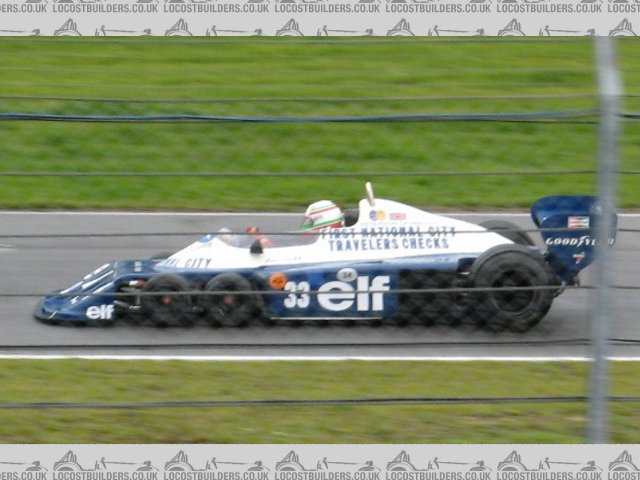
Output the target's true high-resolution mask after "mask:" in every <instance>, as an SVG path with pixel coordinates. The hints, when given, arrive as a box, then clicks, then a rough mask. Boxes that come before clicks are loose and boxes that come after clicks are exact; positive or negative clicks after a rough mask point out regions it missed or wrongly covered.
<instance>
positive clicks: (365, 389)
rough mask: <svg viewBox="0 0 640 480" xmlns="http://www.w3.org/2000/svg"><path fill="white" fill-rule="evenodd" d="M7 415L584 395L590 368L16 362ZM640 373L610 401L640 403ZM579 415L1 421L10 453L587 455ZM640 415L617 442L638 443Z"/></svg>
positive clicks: (632, 412) (368, 411) (259, 410)
mask: <svg viewBox="0 0 640 480" xmlns="http://www.w3.org/2000/svg"><path fill="white" fill-rule="evenodd" d="M0 363H1V367H2V368H0V383H1V384H2V386H3V387H2V389H1V391H0V403H23V402H97V403H106V404H108V403H123V402H145V401H154V402H160V401H175V400H189V401H192V400H273V399H331V398H342V399H349V398H352V399H357V398H371V397H376V398H385V397H386V398H389V397H472V396H474V397H483V396H486V397H491V396H507V397H516V396H546V395H562V396H569V395H586V391H587V385H586V379H587V377H588V366H587V364H582V363H511V364H502V363H501V364H496V363H492V362H474V363H442V362H357V361H345V362H268V363H264V362H239V363H238V362H204V363H203V362H181V361H167V362H152V361H136V362H122V361H120V362H117V361H116V362H98V361H87V360H59V361H46V362H45V361H39V360H36V361H24V360H22V361H13V360H3V361H2V362H0ZM637 373H638V367H637V363H616V364H614V365H612V384H613V388H612V391H611V394H612V395H629V396H638V395H640V386H639V385H638V383H637V382H636V381H635V379H636V378H637ZM587 408H588V406H587V405H586V404H583V403H557V404H501V405H500V404H498V405H383V406H381V405H374V406H372V405H352V406H295V407H291V406H267V407H215V408H214V407H190V408H181V407H168V408H148V409H134V408H129V409H106V410H98V409H91V408H87V409H71V410H70V409H44V410H41V409H31V410H29V409H17V410H16V409H9V410H6V409H0V425H1V426H0V442H3V443H201V442H202V443H457V442H465V443H581V442H583V441H584V440H585V432H586V428H587V418H588V413H587ZM638 412H639V411H638V408H637V404H633V403H629V404H612V405H611V413H612V416H611V441H612V442H616V443H638V442H639V441H640V433H639V432H638V429H637V428H636V426H637V424H638V421H640V415H639V413H638Z"/></svg>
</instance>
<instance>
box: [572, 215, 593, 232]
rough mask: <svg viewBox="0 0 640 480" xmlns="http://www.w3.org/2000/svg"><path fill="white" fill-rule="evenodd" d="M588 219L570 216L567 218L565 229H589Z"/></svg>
mask: <svg viewBox="0 0 640 480" xmlns="http://www.w3.org/2000/svg"><path fill="white" fill-rule="evenodd" d="M589 225H590V223H589V217H583V216H572V217H567V228H570V229H574V228H589Z"/></svg>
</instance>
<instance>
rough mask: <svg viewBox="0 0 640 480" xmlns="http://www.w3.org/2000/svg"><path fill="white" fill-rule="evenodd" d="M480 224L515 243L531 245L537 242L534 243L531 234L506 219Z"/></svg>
mask: <svg viewBox="0 0 640 480" xmlns="http://www.w3.org/2000/svg"><path fill="white" fill-rule="evenodd" d="M480 226H481V227H484V228H486V229H487V230H489V231H490V232H495V233H497V234H499V235H502V236H503V237H505V238H506V239H508V240H511V241H512V242H513V243H517V244H519V245H528V246H530V247H533V246H535V243H533V239H532V238H531V237H530V236H529V234H528V233H527V232H525V231H524V230H523V229H522V228H520V227H519V226H517V225H515V224H513V223H511V222H506V221H504V220H487V221H486V222H482V223H481V224H480Z"/></svg>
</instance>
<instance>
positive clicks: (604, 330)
mask: <svg viewBox="0 0 640 480" xmlns="http://www.w3.org/2000/svg"><path fill="white" fill-rule="evenodd" d="M595 60H596V69H597V76H598V97H599V133H598V180H597V183H598V187H597V188H598V196H599V199H600V206H601V207H602V211H603V212H604V215H602V217H601V218H600V220H601V221H599V222H598V223H597V226H596V257H597V262H596V264H595V269H596V270H595V276H596V291H595V306H594V312H593V315H592V321H591V350H592V352H591V353H592V366H591V379H590V401H589V410H590V412H589V418H590V424H589V442H590V443H606V442H607V439H608V411H607V396H608V378H607V373H608V365H607V346H608V336H609V320H610V316H611V307H612V302H611V276H612V275H611V273H612V272H611V270H612V268H611V267H612V265H611V252H610V249H609V238H612V237H613V236H614V235H613V234H614V228H615V227H614V224H613V219H612V218H611V215H608V214H607V213H608V212H610V211H612V210H615V204H616V184H617V177H616V171H617V163H618V158H617V155H618V153H617V137H618V133H619V126H618V124H619V117H618V114H619V113H620V109H619V102H620V93H621V85H620V77H619V73H618V69H617V65H616V55H615V49H614V40H613V39H611V38H610V37H598V38H597V39H596V40H595Z"/></svg>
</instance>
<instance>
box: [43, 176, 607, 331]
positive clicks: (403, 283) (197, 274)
mask: <svg viewBox="0 0 640 480" xmlns="http://www.w3.org/2000/svg"><path fill="white" fill-rule="evenodd" d="M366 191H367V195H366V198H364V199H362V200H361V201H360V202H359V205H358V208H357V209H354V210H348V211H346V212H345V222H344V225H343V226H341V227H340V228H326V229H322V230H320V231H318V232H312V233H310V232H306V231H301V232H290V233H285V234H281V235H276V234H272V235H269V236H264V235H261V234H260V233H259V232H258V231H257V230H255V229H254V230H253V231H252V233H243V234H237V233H236V234H234V233H232V232H230V231H228V230H225V229H223V230H221V231H220V232H217V233H215V234H210V235H207V236H205V237H204V238H201V239H200V240H198V241H196V242H195V243H193V244H191V245H189V246H187V247H186V248H184V249H183V250H180V251H178V252H176V253H174V254H173V255H170V256H166V257H165V258H161V259H150V260H126V261H116V262H113V263H109V264H106V265H103V266H101V267H100V268H98V269H97V270H95V271H94V272H92V273H90V274H89V275H87V276H85V277H84V278H83V279H82V280H81V281H79V282H78V283H76V284H75V285H73V286H71V287H69V288H66V289H64V290H60V291H55V292H52V293H51V294H50V295H48V296H47V297H46V298H44V299H43V300H41V301H40V303H39V304H38V306H37V308H36V311H35V316H36V317H37V318H38V319H40V320H42V321H44V322H46V323H54V324H57V323H63V322H69V323H72V322H98V323H111V322H115V321H116V320H118V319H120V318H126V319H128V320H129V321H134V322H140V323H144V324H149V325H183V326H187V325H192V324H194V323H195V322H197V321H200V320H204V321H207V322H209V323H211V324H216V325H225V326H240V325H245V324H247V323H249V322H251V321H254V320H257V319H261V320H274V319H288V320H309V319H312V320H323V319H350V320H370V321H380V320H389V321H397V322H406V321H413V320H416V319H418V320H420V321H422V322H424V323H425V324H431V323H433V322H436V321H441V320H444V321H445V322H448V323H451V324H457V323H460V322H461V321H464V320H466V319H470V320H472V321H473V322H475V323H476V324H477V325H479V326H485V327H487V328H491V329H495V330H500V329H503V328H510V329H512V330H516V331H525V330H527V329H529V328H531V327H532V326H533V325H535V324H537V323H538V322H539V321H540V320H541V319H542V318H543V317H544V316H545V314H546V313H547V311H548V310H549V308H550V307H551V303H552V301H553V298H554V297H555V296H557V295H558V294H559V293H561V292H562V289H563V286H565V285H568V284H574V283H576V282H577V276H578V273H579V272H580V270H582V269H583V268H585V267H586V266H588V265H589V264H590V263H591V262H592V261H593V257H594V247H595V239H594V238H595V237H594V230H593V229H594V225H595V224H596V222H597V221H598V219H599V218H600V217H601V216H602V215H603V212H602V211H601V208H600V207H599V206H598V204H597V201H596V199H595V198H594V197H586V196H554V197H546V198H544V199H541V200H539V201H538V202H536V203H535V204H534V206H533V207H532V218H533V221H534V223H535V225H536V226H537V227H538V228H540V229H541V234H542V237H543V241H544V244H545V246H546V248H545V250H544V251H541V250H539V249H538V248H536V247H535V245H534V242H533V241H532V240H531V238H530V237H529V235H528V234H527V233H526V232H524V231H522V230H521V229H519V228H518V227H516V226H515V225H512V224H509V223H507V222H501V221H492V222H486V223H485V224H480V225H476V224H472V223H468V222H464V221H461V220H456V219H453V218H449V217H447V216H443V215H436V214H432V213H429V212H425V211H423V210H420V209H417V208H414V207H411V206H409V205H405V204H402V203H399V202H395V201H392V200H385V199H380V198H375V197H374V195H373V190H372V188H371V185H370V184H367V188H366ZM611 215H614V216H615V214H614V213H611ZM611 243H613V239H611Z"/></svg>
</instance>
